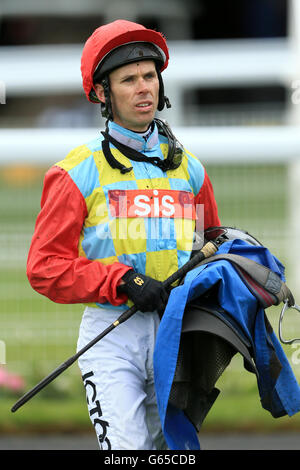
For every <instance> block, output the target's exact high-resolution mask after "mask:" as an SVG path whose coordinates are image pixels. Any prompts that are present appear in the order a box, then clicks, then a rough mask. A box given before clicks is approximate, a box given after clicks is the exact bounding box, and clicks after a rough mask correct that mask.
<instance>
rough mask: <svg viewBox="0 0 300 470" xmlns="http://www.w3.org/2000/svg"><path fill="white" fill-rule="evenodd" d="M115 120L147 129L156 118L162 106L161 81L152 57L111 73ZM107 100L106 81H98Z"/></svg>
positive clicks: (99, 92) (99, 91) (100, 93)
mask: <svg viewBox="0 0 300 470" xmlns="http://www.w3.org/2000/svg"><path fill="white" fill-rule="evenodd" d="M109 81H110V90H111V104H112V111H113V117H114V122H115V123H116V124H119V125H120V126H122V127H125V128H126V129H130V130H132V131H137V132H143V131H146V130H147V129H148V127H149V124H150V123H151V122H152V121H153V118H154V116H155V112H156V109H157V106H158V99H159V97H158V95H159V81H158V76H157V73H156V68H155V64H154V62H153V61H152V60H145V61H141V62H134V63H132V64H127V65H124V66H122V67H119V68H118V69H116V70H114V71H112V72H111V73H110V75H109ZM95 90H96V93H97V96H98V98H99V99H100V100H101V101H102V102H103V101H105V99H104V93H103V87H102V85H99V84H97V85H95Z"/></svg>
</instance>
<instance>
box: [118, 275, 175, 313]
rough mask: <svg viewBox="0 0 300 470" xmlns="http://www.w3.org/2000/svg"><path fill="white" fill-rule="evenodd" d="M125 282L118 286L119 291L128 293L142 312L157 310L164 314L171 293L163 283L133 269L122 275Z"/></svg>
mask: <svg viewBox="0 0 300 470" xmlns="http://www.w3.org/2000/svg"><path fill="white" fill-rule="evenodd" d="M122 280H123V281H124V283H125V284H121V285H120V286H118V292H122V293H125V294H127V296H128V298H129V299H130V300H132V301H133V303H134V304H135V305H136V307H137V308H138V309H139V310H140V311H141V312H153V311H154V310H157V312H158V313H159V314H160V315H162V314H163V312H164V309H165V307H166V304H167V302H168V297H169V294H168V292H167V291H166V289H165V288H164V286H163V283H162V282H160V281H156V280H155V279H152V277H149V276H145V275H144V274H139V273H136V272H135V271H133V270H132V269H131V270H130V271H127V273H126V274H124V276H123V277H122Z"/></svg>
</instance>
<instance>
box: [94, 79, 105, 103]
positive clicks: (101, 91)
mask: <svg viewBox="0 0 300 470" xmlns="http://www.w3.org/2000/svg"><path fill="white" fill-rule="evenodd" d="M94 90H95V93H96V95H97V98H98V99H99V100H100V101H101V103H105V94H104V88H103V86H102V85H101V83H96V84H95V85H94Z"/></svg>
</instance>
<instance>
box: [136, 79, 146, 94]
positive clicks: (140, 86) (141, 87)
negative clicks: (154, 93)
mask: <svg viewBox="0 0 300 470" xmlns="http://www.w3.org/2000/svg"><path fill="white" fill-rule="evenodd" d="M148 91H149V84H148V82H147V80H145V79H144V78H139V80H138V82H137V92H138V93H147V92H148Z"/></svg>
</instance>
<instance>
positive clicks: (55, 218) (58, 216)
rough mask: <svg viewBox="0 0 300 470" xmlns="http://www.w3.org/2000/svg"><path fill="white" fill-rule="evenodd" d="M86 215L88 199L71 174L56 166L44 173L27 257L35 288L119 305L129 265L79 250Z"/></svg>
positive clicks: (67, 299) (58, 296) (73, 299)
mask: <svg viewBox="0 0 300 470" xmlns="http://www.w3.org/2000/svg"><path fill="white" fill-rule="evenodd" d="M86 216H87V208H86V203H85V200H84V198H83V196H82V194H81V193H80V191H79V189H78V188H77V186H76V185H75V184H74V182H73V180H72V179H71V177H70V176H69V174H68V173H67V172H66V171H65V170H63V169H62V168H59V167H55V166H54V167H52V168H51V169H50V170H49V171H48V172H47V174H46V176H45V180H44V187H43V192H42V198H41V211H40V213H39V214H38V217H37V220H36V225H35V230H34V234H33V237H32V241H31V245H30V249H29V253H28V259H27V277H28V280H29V282H30V284H31V286H32V287H33V289H35V290H36V291H37V292H39V293H40V294H42V295H45V296H46V297H48V298H49V299H51V300H52V301H54V302H57V303H63V304H69V303H94V302H99V303H104V302H110V303H111V304H112V305H121V304H122V303H124V302H126V300H127V296H126V295H124V294H120V295H118V294H117V286H118V284H119V281H120V279H121V277H122V276H123V275H124V274H125V272H127V271H128V269H131V268H130V267H129V266H126V265H124V264H122V263H119V262H115V263H113V264H111V265H104V264H102V263H100V262H99V261H93V260H89V259H87V258H85V257H82V256H81V257H80V256H78V242H79V237H80V233H81V230H82V226H83V222H84V219H85V217H86Z"/></svg>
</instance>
